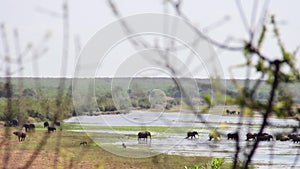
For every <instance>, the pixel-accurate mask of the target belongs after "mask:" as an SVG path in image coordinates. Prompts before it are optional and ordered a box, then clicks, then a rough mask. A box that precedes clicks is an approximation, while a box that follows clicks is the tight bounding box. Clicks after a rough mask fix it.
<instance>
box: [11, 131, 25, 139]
mask: <svg viewBox="0 0 300 169" xmlns="http://www.w3.org/2000/svg"><path fill="white" fill-rule="evenodd" d="M13 134H14V135H16V136H18V139H19V141H25V138H26V133H23V132H21V131H15V132H13Z"/></svg>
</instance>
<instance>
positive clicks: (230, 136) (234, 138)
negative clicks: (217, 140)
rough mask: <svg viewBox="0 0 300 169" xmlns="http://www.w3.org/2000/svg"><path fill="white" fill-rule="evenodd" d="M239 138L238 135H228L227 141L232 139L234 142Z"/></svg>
mask: <svg viewBox="0 0 300 169" xmlns="http://www.w3.org/2000/svg"><path fill="white" fill-rule="evenodd" d="M238 138H239V135H238V133H228V134H227V140H230V139H232V140H238Z"/></svg>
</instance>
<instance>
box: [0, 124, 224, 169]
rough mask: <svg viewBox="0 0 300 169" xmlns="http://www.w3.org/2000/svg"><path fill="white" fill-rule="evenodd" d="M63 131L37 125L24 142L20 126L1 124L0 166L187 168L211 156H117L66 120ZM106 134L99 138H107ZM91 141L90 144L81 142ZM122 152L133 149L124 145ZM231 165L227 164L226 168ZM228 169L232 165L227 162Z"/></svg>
mask: <svg viewBox="0 0 300 169" xmlns="http://www.w3.org/2000/svg"><path fill="white" fill-rule="evenodd" d="M63 125H64V128H63V130H62V131H60V130H57V131H56V132H53V133H48V132H46V129H43V128H37V129H36V131H35V132H32V133H27V136H26V139H25V141H24V142H19V141H18V139H17V137H16V136H15V135H13V134H12V132H13V131H15V130H17V128H12V127H10V128H5V127H3V126H0V133H1V135H0V143H1V148H0V157H1V160H0V166H2V168H5V167H6V168H33V169H43V168H45V169H46V168H47V169H48V168H70V169H71V168H80V169H82V168H108V169H113V168H118V169H120V168H145V169H148V168H149V169H150V168H174V169H176V168H178V169H179V168H180V169H182V168H184V167H185V166H188V167H191V166H195V165H197V166H207V165H209V162H210V161H211V159H212V158H211V157H184V156H178V155H166V154H158V155H155V156H151V157H147V158H126V157H121V156H117V155H114V154H112V153H110V152H108V151H105V150H103V149H102V148H101V147H100V146H98V145H97V144H95V143H94V142H93V140H91V139H90V138H89V137H88V136H87V135H86V133H84V132H71V131H66V130H65V128H72V127H70V126H68V125H69V124H66V123H64V124H63ZM106 135H107V134H106V133H100V134H99V137H101V138H105V137H106ZM82 141H87V142H88V144H87V146H84V145H80V142H82ZM119 149H120V151H129V150H127V149H126V148H123V147H121V146H120V148H119ZM226 166H227V167H226ZM224 167H225V168H229V165H228V164H226V165H225V166H224Z"/></svg>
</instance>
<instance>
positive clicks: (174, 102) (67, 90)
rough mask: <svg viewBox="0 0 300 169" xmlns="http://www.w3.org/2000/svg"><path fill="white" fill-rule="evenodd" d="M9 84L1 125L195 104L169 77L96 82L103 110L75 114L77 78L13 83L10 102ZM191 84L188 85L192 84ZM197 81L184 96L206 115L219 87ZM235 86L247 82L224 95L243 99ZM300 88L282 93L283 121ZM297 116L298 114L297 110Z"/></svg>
mask: <svg viewBox="0 0 300 169" xmlns="http://www.w3.org/2000/svg"><path fill="white" fill-rule="evenodd" d="M5 80H6V79H0V86H1V88H0V120H3V121H11V120H13V119H24V121H37V122H39V121H44V120H48V119H50V120H51V119H58V120H62V119H64V118H68V117H70V116H74V115H82V114H85V115H93V114H95V113H96V114H97V113H100V112H99V111H101V112H106V111H107V112H116V111H117V110H118V111H125V112H126V111H128V110H130V109H150V110H151V111H156V110H157V111H161V110H165V111H179V108H183V109H186V110H189V109H190V107H189V106H187V105H190V104H186V103H185V100H184V99H182V93H181V92H180V90H179V87H178V86H177V84H175V83H174V81H173V80H172V79H167V78H136V79H132V80H131V82H130V84H129V85H128V84H127V83H128V79H127V78H119V79H109V78H101V79H95V86H94V88H95V97H96V100H95V101H96V102H97V103H96V104H97V105H98V107H96V108H95V107H92V106H91V105H90V104H91V103H92V102H93V100H91V101H90V102H89V103H86V102H80V100H79V101H78V102H76V110H75V107H74V106H73V100H72V99H73V98H72V87H71V85H72V79H55V78H12V79H11V80H10V83H11V84H10V90H11V97H8V95H7V92H8V89H7V84H6V81H5ZM61 80H64V82H65V83H64V84H65V87H64V88H61V87H59V86H60V81H61ZM86 80H88V79H80V81H86ZM113 81H114V82H115V83H116V81H117V82H118V83H117V86H115V87H114V88H113V92H111V90H112V89H111V85H112V82H113ZM186 81H187V82H188V80H186ZM196 82H197V86H198V88H199V91H192V90H191V91H189V90H187V91H185V92H186V93H188V95H189V97H190V100H191V102H192V103H191V104H192V106H193V107H201V109H203V108H204V109H203V110H206V109H205V107H206V108H209V107H210V108H211V106H212V105H207V104H210V103H209V98H210V95H209V94H210V93H211V89H212V86H213V85H217V84H210V81H209V80H208V79H196ZM236 83H237V84H240V85H242V84H243V83H244V80H236V81H235V83H231V82H227V86H226V91H221V94H223V95H224V94H225V92H226V94H227V96H228V97H227V98H229V99H232V98H235V97H240V96H239V95H238V94H237V93H238V92H239V91H238V89H237V88H235V86H236ZM181 85H183V86H185V88H186V89H189V85H191V84H189V83H183V84H181ZM253 85H255V81H253V82H252V81H250V83H249V86H250V87H251V86H253ZM191 88H192V87H191ZM269 88H270V87H269V85H268V84H267V83H266V82H262V84H261V85H260V87H259V88H258V89H257V91H256V92H255V96H254V97H255V99H256V100H257V101H263V102H264V100H266V98H268V97H269V96H268V94H267V93H266V92H267V91H268V90H269ZM299 89H300V87H299V84H298V83H294V84H289V85H288V87H285V88H282V89H281V90H279V95H278V97H276V101H277V103H278V104H277V105H276V106H277V107H278V109H276V111H274V112H275V114H276V115H277V116H278V117H284V116H285V117H286V116H289V115H293V112H292V111H286V110H287V108H289V107H291V105H293V104H295V103H296V104H299V103H300V91H299ZM76 90H79V91H77V92H78V93H80V97H82V98H85V97H87V98H91V96H89V95H88V94H86V93H85V90H84V89H81V88H78V89H76ZM81 90H82V91H81ZM280 92H281V93H292V94H293V95H286V94H280ZM58 93H60V94H58ZM116 98H118V99H116ZM128 99H129V100H128ZM8 100H9V102H8ZM82 100H84V99H82ZM116 100H117V101H116ZM118 100H120V101H118ZM287 100H289V102H287ZM223 101H224V100H223ZM8 103H10V106H8ZM228 103H230V101H229V102H227V104H228ZM8 107H10V110H8ZM212 108H214V109H216V108H217V105H214V107H212ZM274 110H275V109H274ZM199 111H201V110H199ZM220 111H222V110H220ZM298 111H299V110H298ZM8 112H9V113H8ZM203 112H205V111H203ZM246 112H247V111H246ZM294 113H297V110H296V111H294ZM218 114H220V113H218ZM246 114H247V113H246Z"/></svg>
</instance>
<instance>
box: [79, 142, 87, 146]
mask: <svg viewBox="0 0 300 169" xmlns="http://www.w3.org/2000/svg"><path fill="white" fill-rule="evenodd" d="M79 145H83V146H87V141H82V142H80V144H79Z"/></svg>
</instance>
